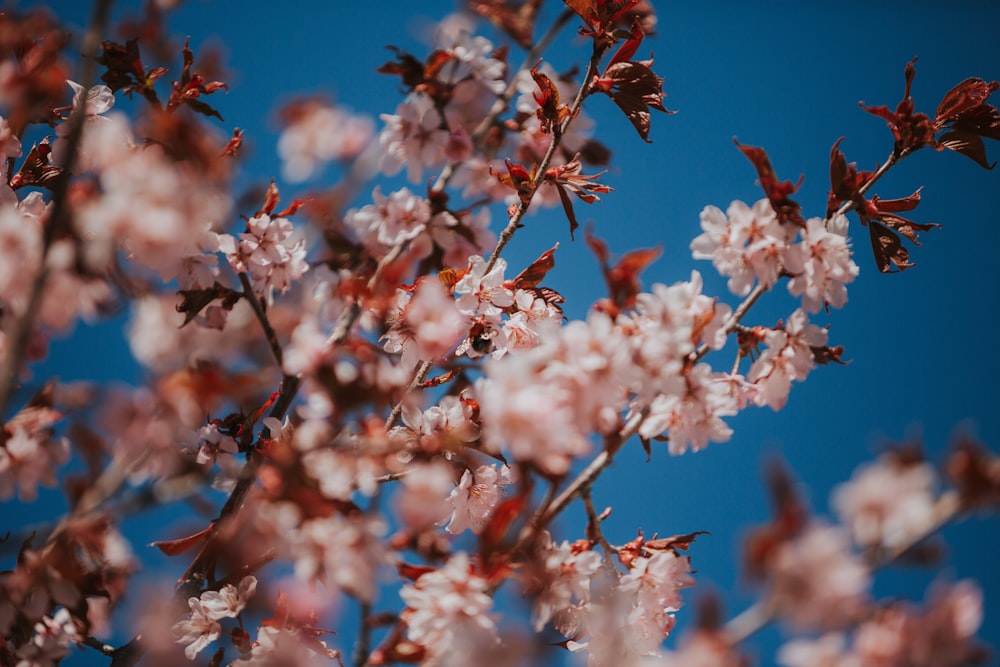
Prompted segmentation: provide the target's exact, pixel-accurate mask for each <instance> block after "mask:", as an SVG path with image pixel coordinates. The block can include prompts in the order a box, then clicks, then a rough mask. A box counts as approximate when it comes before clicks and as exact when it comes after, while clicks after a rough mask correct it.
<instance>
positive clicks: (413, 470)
mask: <svg viewBox="0 0 1000 667" xmlns="http://www.w3.org/2000/svg"><path fill="white" fill-rule="evenodd" d="M407 470H408V473H407V474H406V475H405V476H403V478H402V479H401V480H400V481H401V482H402V486H403V488H402V489H401V490H400V491H399V492H397V493H396V495H395V496H393V499H392V500H393V506H394V508H395V510H396V513H397V515H398V516H399V519H400V521H401V522H402V523H403V525H405V526H406V527H407V528H408V529H409V530H411V531H412V532H419V531H423V530H428V529H430V528H431V527H432V526H434V525H436V524H438V523H441V522H443V521H446V520H447V518H448V516H449V515H450V514H451V512H452V507H451V503H450V502H449V501H448V496H449V495H450V494H451V489H452V486H453V485H454V475H453V473H452V469H451V467H450V466H449V465H448V464H447V463H445V462H443V461H437V462H435V463H422V464H417V463H413V464H410V465H409V466H408V467H407Z"/></svg>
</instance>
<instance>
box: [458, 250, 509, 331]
mask: <svg viewBox="0 0 1000 667" xmlns="http://www.w3.org/2000/svg"><path fill="white" fill-rule="evenodd" d="M506 270H507V262H505V261H504V260H503V259H499V260H497V262H496V263H495V264H494V265H493V268H491V269H490V270H489V271H488V272H487V271H486V260H485V259H483V258H482V257H479V256H476V257H472V258H471V263H470V266H469V272H468V273H466V274H465V275H464V276H462V278H461V280H459V281H458V283H456V284H455V294H459V295H461V296H459V297H458V309H459V310H460V311H462V312H463V313H465V314H467V315H470V316H471V315H474V314H476V313H478V314H480V315H484V316H485V317H486V318H487V319H492V320H493V321H499V318H500V313H501V312H503V311H502V310H501V309H502V308H507V307H509V306H512V305H513V304H514V292H513V291H511V289H510V288H508V287H506V286H504V277H503V274H504V271H506Z"/></svg>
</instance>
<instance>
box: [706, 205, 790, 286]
mask: <svg viewBox="0 0 1000 667" xmlns="http://www.w3.org/2000/svg"><path fill="white" fill-rule="evenodd" d="M701 228H702V230H703V233H702V234H701V235H700V236H698V237H696V238H695V239H694V240H693V241H692V242H691V251H692V256H693V257H694V258H695V259H710V260H712V265H713V266H714V267H715V268H716V270H717V271H718V272H719V273H720V274H721V275H723V276H729V290H730V291H731V292H732V293H733V294H736V295H738V296H746V295H747V294H749V293H750V288H751V287H752V286H753V282H754V280H755V279H756V280H757V281H758V282H759V283H760V284H761V285H763V286H765V287H771V286H772V285H774V283H776V282H777V281H778V275H779V273H780V272H781V261H782V256H783V254H784V253H785V249H786V248H787V246H788V244H789V243H790V242H791V241H792V239H793V238H794V236H795V230H794V228H790V227H788V226H784V225H782V224H781V223H780V222H779V221H778V216H777V215H776V214H775V212H774V209H773V208H772V207H771V202H770V201H768V200H767V199H761V200H760V201H758V202H756V203H755V204H754V205H753V206H752V207H750V206H747V205H746V204H744V203H743V202H741V201H734V202H733V203H732V204H730V205H729V208H728V209H727V211H726V212H725V213H723V212H722V211H721V210H720V209H718V208H716V207H715V206H706V207H705V209H704V210H703V211H702V212H701Z"/></svg>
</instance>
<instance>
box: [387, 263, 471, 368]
mask: <svg viewBox="0 0 1000 667" xmlns="http://www.w3.org/2000/svg"><path fill="white" fill-rule="evenodd" d="M403 322H404V323H405V326H406V328H407V329H408V330H409V331H412V332H413V344H414V345H415V346H416V350H415V352H416V356H417V358H418V359H420V360H421V361H441V360H442V359H444V358H445V356H447V354H448V353H449V352H451V351H452V350H454V349H455V348H456V347H458V344H459V343H460V342H461V341H462V339H463V338H464V337H465V335H466V334H467V333H468V331H469V321H468V318H467V317H466V315H465V314H463V313H462V312H460V311H459V308H458V306H457V305H456V304H455V299H454V298H453V297H452V295H451V294H450V293H449V292H448V291H447V290H446V289H445V287H444V285H443V284H442V283H441V281H440V280H437V279H436V278H425V279H422V280H420V281H418V283H417V288H416V291H415V292H414V294H413V298H412V299H410V302H409V304H408V305H407V306H406V308H405V309H404V310H403Z"/></svg>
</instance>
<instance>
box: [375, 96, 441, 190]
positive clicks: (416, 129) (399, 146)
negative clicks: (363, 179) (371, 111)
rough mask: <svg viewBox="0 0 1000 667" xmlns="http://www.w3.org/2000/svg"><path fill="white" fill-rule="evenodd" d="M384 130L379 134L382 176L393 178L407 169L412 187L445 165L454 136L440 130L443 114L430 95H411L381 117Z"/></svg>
mask: <svg viewBox="0 0 1000 667" xmlns="http://www.w3.org/2000/svg"><path fill="white" fill-rule="evenodd" d="M380 118H381V119H382V121H383V122H384V123H385V128H384V129H383V130H382V131H381V132H380V133H379V135H378V141H379V145H380V146H381V147H382V154H381V157H382V160H381V168H382V173H384V174H386V175H387V176H394V175H396V174H398V173H399V172H400V170H402V169H403V168H404V167H405V168H406V175H407V178H408V179H409V181H410V182H411V183H419V182H420V180H421V179H422V178H423V174H424V170H425V169H429V168H434V167H438V166H440V165H441V164H443V163H444V161H445V159H446V157H447V154H448V152H449V149H450V144H451V134H450V133H449V132H448V130H445V129H443V128H442V127H441V114H440V112H439V111H438V110H437V109H436V108H435V107H434V102H433V100H431V98H430V97H428V96H427V95H423V94H421V93H412V94H411V95H409V96H408V97H407V98H406V99H405V100H403V102H401V103H400V105H399V106H398V107H397V108H396V113H395V114H382V115H381V116H380Z"/></svg>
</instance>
